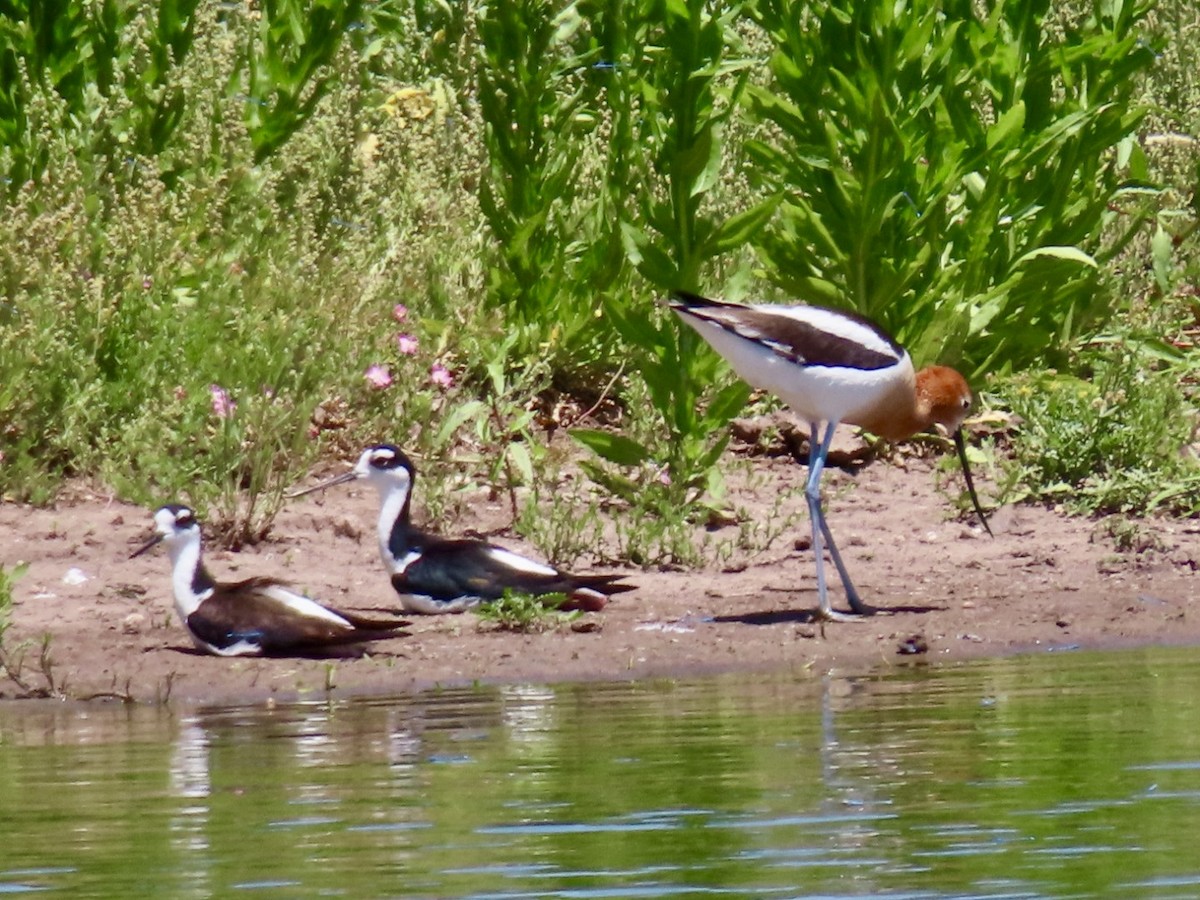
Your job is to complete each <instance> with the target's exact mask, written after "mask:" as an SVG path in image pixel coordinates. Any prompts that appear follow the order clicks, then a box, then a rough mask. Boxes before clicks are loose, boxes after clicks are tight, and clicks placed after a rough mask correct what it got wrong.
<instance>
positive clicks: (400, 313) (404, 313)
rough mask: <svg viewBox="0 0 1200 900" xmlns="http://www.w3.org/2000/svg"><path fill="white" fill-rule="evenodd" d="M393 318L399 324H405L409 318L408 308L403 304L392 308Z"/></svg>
mask: <svg viewBox="0 0 1200 900" xmlns="http://www.w3.org/2000/svg"><path fill="white" fill-rule="evenodd" d="M392 318H393V319H395V320H396V321H397V322H403V321H404V320H405V319H407V318H408V307H407V306H405V305H404V304H403V303H397V304H396V305H395V306H393V307H392Z"/></svg>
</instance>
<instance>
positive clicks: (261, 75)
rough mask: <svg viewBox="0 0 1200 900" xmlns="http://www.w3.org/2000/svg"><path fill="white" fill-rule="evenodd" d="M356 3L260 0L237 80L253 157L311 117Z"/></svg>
mask: <svg viewBox="0 0 1200 900" xmlns="http://www.w3.org/2000/svg"><path fill="white" fill-rule="evenodd" d="M362 8H363V4H362V0H310V2H304V3H302V2H300V0H263V3H262V4H261V5H260V7H259V10H258V11H259V15H258V16H256V17H254V18H255V19H256V20H257V28H256V33H255V35H254V37H253V39H252V40H251V41H250V42H249V43H248V46H247V49H246V68H245V70H244V72H245V74H244V78H245V81H244V83H243V85H242V99H243V100H244V101H245V104H246V112H245V119H246V126H247V128H248V130H249V132H250V140H251V141H252V142H253V144H254V158H255V161H256V162H262V161H263V160H264V159H266V158H267V157H268V156H270V155H271V154H272V153H274V152H275V151H276V150H278V149H279V147H280V146H282V145H283V143H284V142H285V141H287V140H288V139H289V138H290V137H291V136H292V135H293V134H294V133H295V132H296V130H297V129H299V128H300V127H301V126H303V125H304V123H305V122H306V121H308V119H309V118H311V117H312V114H313V111H314V110H315V109H316V106H317V104H318V103H319V102H320V100H321V98H322V97H323V96H324V95H325V93H326V91H327V90H328V88H329V74H328V72H325V71H323V67H324V66H325V65H326V64H327V63H328V62H329V61H330V60H331V59H332V58H333V55H334V54H335V53H336V52H337V50H338V47H339V45H340V44H341V42H342V39H343V36H344V35H345V32H346V29H347V28H349V27H350V25H352V24H354V23H355V22H356V21H357V20H358V19H359V17H360V16H361V15H362Z"/></svg>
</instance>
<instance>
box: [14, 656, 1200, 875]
mask: <svg viewBox="0 0 1200 900" xmlns="http://www.w3.org/2000/svg"><path fill="white" fill-rule="evenodd" d="M1197 822H1200V650H1186V649H1178V650H1151V651H1139V652H1128V653H1108V654H1082V653H1075V654H1048V655H1045V656H1038V657H1023V658H1015V659H1007V660H1000V661H994V662H985V663H979V664H971V665H964V666H960V667H956V668H950V669H935V670H929V669H920V668H918V669H905V670H902V671H897V672H895V673H891V674H886V675H880V676H874V677H864V678H832V677H831V678H824V679H822V678H820V677H817V676H796V675H784V676H778V677H762V676H757V677H754V678H722V679H716V680H705V681H693V682H645V683H636V684H617V685H604V684H602V685H569V686H561V687H542V686H537V687H534V686H530V687H505V688H480V689H475V690H461V691H443V692H439V693H434V694H426V695H420V696H410V697H401V698H393V699H388V700H373V701H355V702H341V701H335V702H332V703H324V702H322V703H302V704H296V705H289V706H278V707H276V708H274V709H265V708H262V707H245V708H215V709H195V710H186V709H184V710H155V709H147V708H131V709H125V708H116V707H102V706H88V707H79V706H49V705H42V704H9V705H7V706H0V894H4V893H18V894H19V893H25V892H33V891H57V892H61V893H64V894H68V893H69V894H70V895H71V896H108V897H117V896H128V895H131V894H134V893H138V894H146V895H149V894H155V895H159V896H171V897H188V896H195V897H207V896H213V895H238V894H241V893H244V892H249V893H253V894H254V895H262V896H280V897H303V896H372V897H388V896H392V897H476V898H483V897H495V898H525V897H562V898H642V897H678V896H706V895H725V896H738V897H772V898H773V897H843V896H875V897H893V898H901V897H903V898H940V897H989V898H1001V897H1003V898H1010V897H1095V896H1108V897H1131V896H1138V897H1197V896H1200V850H1198V849H1197V841H1198V839H1197V835H1196V826H1197Z"/></svg>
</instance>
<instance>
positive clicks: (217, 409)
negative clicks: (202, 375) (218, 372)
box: [208, 384, 237, 419]
mask: <svg viewBox="0 0 1200 900" xmlns="http://www.w3.org/2000/svg"><path fill="white" fill-rule="evenodd" d="M208 389H209V391H210V392H211V393H212V410H213V415H214V416H216V417H217V418H218V419H228V418H229V417H230V416H232V415H233V413H234V410H236V409H237V404H236V403H235V402H234V401H232V400H230V399H229V394H228V393H227V392H226V390H225V388H223V387H221V386H220V385H219V384H210V385H209V386H208Z"/></svg>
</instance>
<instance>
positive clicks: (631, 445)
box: [567, 428, 650, 466]
mask: <svg viewBox="0 0 1200 900" xmlns="http://www.w3.org/2000/svg"><path fill="white" fill-rule="evenodd" d="M567 433H568V434H569V435H571V437H572V438H574V439H575V440H576V441H578V442H579V443H580V444H582V445H583V446H584V447H587V448H588V449H589V450H591V451H592V452H593V453H595V454H596V455H597V456H599V457H601V458H602V459H606V460H608V461H609V462H613V463H616V464H617V465H619V466H638V465H641V464H642V463H644V462H645V461H646V460H648V459H649V458H650V451H649V450H647V449H646V448H645V447H643V446H642V445H641V444H639V443H638V442H637V441H635V440H633V439H632V438H627V437H624V436H623V435H619V434H614V433H613V432H611V431H601V430H600V429H598V428H571V429H569V430H568V431H567Z"/></svg>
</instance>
